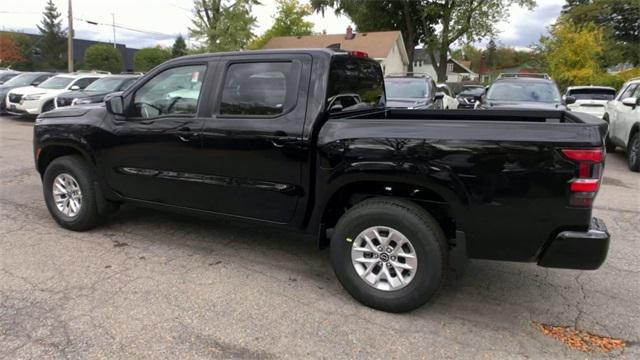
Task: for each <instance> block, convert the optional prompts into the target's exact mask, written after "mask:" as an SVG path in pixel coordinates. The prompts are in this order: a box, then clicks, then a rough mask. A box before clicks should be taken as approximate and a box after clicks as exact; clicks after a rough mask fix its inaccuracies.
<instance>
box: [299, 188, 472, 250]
mask: <svg viewBox="0 0 640 360" xmlns="http://www.w3.org/2000/svg"><path fill="white" fill-rule="evenodd" d="M374 197H379V198H384V197H388V198H396V199H402V200H407V201H411V202H413V203H416V204H417V205H419V206H420V207H421V208H423V209H425V210H426V211H427V212H428V213H429V214H430V215H431V216H433V217H434V218H435V219H436V221H437V222H438V224H439V225H440V227H441V228H442V230H443V231H444V233H445V236H446V237H447V238H449V239H453V238H455V237H456V231H457V230H459V229H460V228H461V227H462V223H463V219H462V214H461V211H462V206H463V204H462V203H463V201H460V200H461V199H459V198H457V197H456V196H455V194H453V193H447V192H446V191H443V190H442V189H439V188H438V187H437V186H430V184H425V183H421V182H415V181H410V180H408V179H390V180H381V179H376V180H358V181H352V182H348V183H343V184H341V185H340V186H336V187H335V188H334V189H333V190H332V191H330V192H329V195H327V196H326V198H325V199H326V200H325V201H324V202H322V203H321V204H317V205H316V208H315V211H314V215H313V216H312V219H311V221H310V224H309V225H310V226H311V227H313V228H316V229H320V231H319V238H318V241H319V246H320V247H324V246H326V245H328V238H327V234H326V230H327V229H331V228H333V227H334V226H335V224H336V223H337V221H338V219H339V218H340V217H341V216H342V215H343V214H344V213H345V212H347V211H348V210H349V209H350V208H351V207H353V206H354V205H356V204H358V203H360V202H362V201H364V200H367V199H370V198H374Z"/></svg>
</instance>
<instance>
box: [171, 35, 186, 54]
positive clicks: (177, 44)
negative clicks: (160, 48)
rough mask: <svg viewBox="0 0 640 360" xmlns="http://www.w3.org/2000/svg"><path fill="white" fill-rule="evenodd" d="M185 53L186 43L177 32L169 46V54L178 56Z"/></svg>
mask: <svg viewBox="0 0 640 360" xmlns="http://www.w3.org/2000/svg"><path fill="white" fill-rule="evenodd" d="M185 55H187V43H186V42H185V41H184V38H183V37H182V34H179V35H178V37H177V38H176V41H174V42H173V46H172V47H171V56H173V57H180V56H185Z"/></svg>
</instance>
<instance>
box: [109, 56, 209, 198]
mask: <svg viewBox="0 0 640 360" xmlns="http://www.w3.org/2000/svg"><path fill="white" fill-rule="evenodd" d="M206 70H207V65H206V64H202V63H200V64H187V65H180V66H176V67H171V68H168V69H165V70H163V71H160V72H159V73H157V74H156V75H155V76H153V77H152V78H150V79H149V80H148V81H146V82H145V83H144V84H143V85H141V86H139V87H137V88H136V89H135V90H134V91H135V92H134V93H133V94H132V95H128V97H131V100H130V101H129V103H130V106H129V107H128V111H127V116H126V117H125V118H123V119H111V120H107V121H112V122H113V124H112V130H111V133H112V135H111V136H112V137H113V141H111V143H112V145H110V146H109V147H107V148H106V149H105V150H104V154H103V156H104V159H103V163H104V164H106V167H105V168H104V169H103V172H104V173H105V175H106V177H107V181H108V183H109V186H110V187H111V188H112V189H114V190H115V191H117V192H118V193H119V194H121V195H122V196H124V197H126V198H130V199H136V200H142V201H148V202H154V203H161V204H165V205H175V206H182V207H191V206H192V204H193V203H194V202H196V201H197V199H198V197H199V195H200V194H199V190H200V189H199V188H198V186H197V185H196V186H194V185H193V184H194V181H195V180H197V179H194V178H193V177H192V175H191V174H193V173H196V172H197V168H198V156H199V155H201V154H202V153H201V151H202V149H201V146H202V140H201V138H200V136H199V135H200V131H201V130H202V126H203V124H204V119H203V118H202V117H201V116H199V114H200V113H201V111H202V103H203V101H201V98H202V97H203V96H202V95H203V93H204V92H203V91H201V89H202V88H205V87H204V86H203V82H204V79H205V73H206Z"/></svg>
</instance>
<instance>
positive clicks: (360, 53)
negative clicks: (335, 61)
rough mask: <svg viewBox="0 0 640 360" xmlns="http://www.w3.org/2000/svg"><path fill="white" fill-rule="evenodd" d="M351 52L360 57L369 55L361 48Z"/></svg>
mask: <svg viewBox="0 0 640 360" xmlns="http://www.w3.org/2000/svg"><path fill="white" fill-rule="evenodd" d="M349 54H351V55H352V56H355V57H359V58H366V57H369V54H367V53H366V52H364V51H360V50H354V51H350V52H349Z"/></svg>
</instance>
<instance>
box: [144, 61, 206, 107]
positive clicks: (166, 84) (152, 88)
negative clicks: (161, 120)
mask: <svg viewBox="0 0 640 360" xmlns="http://www.w3.org/2000/svg"><path fill="white" fill-rule="evenodd" d="M206 69H207V67H206V65H189V66H180V67H175V68H171V69H167V70H165V71H163V72H161V73H159V74H157V75H156V76H154V77H153V78H152V79H151V80H149V81H148V82H147V83H146V84H144V85H143V86H142V87H141V88H139V89H138V90H137V91H136V93H135V95H134V97H133V110H132V111H133V114H132V116H134V117H142V118H152V117H157V116H161V115H168V114H176V115H195V113H196V111H197V109H198V100H199V99H200V89H201V88H202V82H203V81H204V73H205V71H206Z"/></svg>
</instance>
